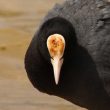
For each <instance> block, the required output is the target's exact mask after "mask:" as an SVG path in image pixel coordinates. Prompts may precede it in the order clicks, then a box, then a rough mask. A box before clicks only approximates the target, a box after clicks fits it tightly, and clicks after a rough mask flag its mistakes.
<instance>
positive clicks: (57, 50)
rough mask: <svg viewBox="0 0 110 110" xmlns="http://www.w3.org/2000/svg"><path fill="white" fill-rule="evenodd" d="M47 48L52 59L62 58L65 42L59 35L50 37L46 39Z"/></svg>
mask: <svg viewBox="0 0 110 110" xmlns="http://www.w3.org/2000/svg"><path fill="white" fill-rule="evenodd" d="M47 47H48V50H49V53H50V55H51V56H52V57H54V56H56V55H59V56H62V54H63V52H64V48H65V40H64V38H63V36H62V35H60V34H53V35H50V36H49V37H48V39H47Z"/></svg>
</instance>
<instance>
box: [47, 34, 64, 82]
mask: <svg viewBox="0 0 110 110" xmlns="http://www.w3.org/2000/svg"><path fill="white" fill-rule="evenodd" d="M47 48H48V52H49V54H50V56H51V58H50V59H51V64H52V66H53V71H54V78H55V83H56V84H58V81H59V77H60V70H61V67H62V64H63V60H64V58H63V54H64V50H65V39H64V37H63V36H62V35H60V34H52V35H50V36H49V37H48V39H47Z"/></svg>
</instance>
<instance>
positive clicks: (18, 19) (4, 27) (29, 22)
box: [0, 0, 79, 110]
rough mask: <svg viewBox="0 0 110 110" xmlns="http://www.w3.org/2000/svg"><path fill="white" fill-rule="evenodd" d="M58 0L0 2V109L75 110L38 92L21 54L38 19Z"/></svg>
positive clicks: (67, 103) (74, 107)
mask: <svg viewBox="0 0 110 110" xmlns="http://www.w3.org/2000/svg"><path fill="white" fill-rule="evenodd" d="M62 1H63V0H0V88H2V89H1V90H0V110H19V109H20V110H24V109H26V110H43V109H44V110H73V109H74V110H79V108H78V107H76V106H73V105H72V104H70V103H69V102H66V101H64V100H63V99H60V98H57V97H52V96H51V97H50V96H48V95H44V94H42V93H39V92H38V91H37V90H35V89H34V88H33V87H32V85H31V84H30V82H29V81H28V79H27V76H26V72H25V70H24V62H23V58H24V54H25V51H26V48H27V46H28V45H29V42H30V40H31V38H32V36H33V34H34V33H35V31H36V29H37V27H38V26H39V23H40V21H41V19H42V18H43V16H45V14H46V13H47V12H48V10H49V9H51V8H52V7H53V5H54V4H55V3H57V2H58V3H61V2H62ZM47 3H48V5H47Z"/></svg>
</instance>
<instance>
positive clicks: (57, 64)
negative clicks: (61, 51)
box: [51, 57, 63, 85]
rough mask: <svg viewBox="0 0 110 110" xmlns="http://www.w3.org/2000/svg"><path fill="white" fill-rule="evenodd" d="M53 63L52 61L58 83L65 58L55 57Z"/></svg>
mask: <svg viewBox="0 0 110 110" xmlns="http://www.w3.org/2000/svg"><path fill="white" fill-rule="evenodd" d="M51 63H52V66H53V71H54V78H55V83H56V85H57V84H58V82H59V78H60V71H61V67H62V64H63V59H60V58H58V57H55V58H54V59H51Z"/></svg>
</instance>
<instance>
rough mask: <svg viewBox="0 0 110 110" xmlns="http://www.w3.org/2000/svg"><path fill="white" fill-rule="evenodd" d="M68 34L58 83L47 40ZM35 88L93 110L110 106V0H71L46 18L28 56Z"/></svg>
mask: <svg viewBox="0 0 110 110" xmlns="http://www.w3.org/2000/svg"><path fill="white" fill-rule="evenodd" d="M54 33H59V34H61V35H63V36H64V38H65V41H66V47H65V52H64V56H63V58H64V63H63V66H62V68H61V76H60V80H59V84H58V85H56V84H55V81H54V76H53V69H52V65H51V62H50V55H49V52H48V50H47V46H46V40H47V38H48V36H49V35H51V34H54ZM25 68H26V71H27V74H28V77H29V79H30V81H31V82H32V84H33V85H34V87H35V88H37V89H39V90H40V91H41V92H45V93H47V94H52V95H56V96H59V97H62V98H64V99H66V100H69V101H71V102H73V103H75V104H77V105H79V106H82V107H85V108H88V109H89V110H109V109H110V2H109V1H107V0H91V1H90V0H68V1H66V2H65V3H64V4H63V5H56V6H55V7H54V8H53V9H52V10H51V11H50V12H49V13H48V15H47V16H46V17H45V19H44V21H43V23H42V25H41V26H40V28H39V30H38V31H37V33H36V34H35V36H34V38H33V40H32V42H31V44H30V46H29V48H28V50H27V53H26V56H25Z"/></svg>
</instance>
